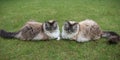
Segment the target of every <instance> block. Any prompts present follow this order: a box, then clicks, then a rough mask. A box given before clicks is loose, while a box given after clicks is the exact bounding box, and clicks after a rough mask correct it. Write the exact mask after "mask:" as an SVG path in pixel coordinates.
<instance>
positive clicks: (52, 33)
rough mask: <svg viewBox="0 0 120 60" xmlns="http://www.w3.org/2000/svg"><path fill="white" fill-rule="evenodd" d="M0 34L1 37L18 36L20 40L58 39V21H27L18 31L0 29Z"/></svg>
mask: <svg viewBox="0 0 120 60" xmlns="http://www.w3.org/2000/svg"><path fill="white" fill-rule="evenodd" d="M0 36H1V37H3V38H18V39H21V40H48V39H57V40H60V31H59V26H58V23H57V22H56V21H54V20H50V21H47V22H45V23H39V22H35V21H29V22H27V23H26V24H25V25H24V26H23V27H22V28H21V29H20V31H19V32H6V31H4V30H0Z"/></svg>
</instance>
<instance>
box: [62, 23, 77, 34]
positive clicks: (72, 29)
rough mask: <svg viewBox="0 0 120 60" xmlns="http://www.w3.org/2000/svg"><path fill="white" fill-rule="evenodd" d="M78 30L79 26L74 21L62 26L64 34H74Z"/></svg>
mask: <svg viewBox="0 0 120 60" xmlns="http://www.w3.org/2000/svg"><path fill="white" fill-rule="evenodd" d="M78 29H79V25H78V23H77V22H75V21H66V22H65V24H64V30H65V31H66V33H69V34H71V33H76V32H77V31H78Z"/></svg>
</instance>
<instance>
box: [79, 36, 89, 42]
mask: <svg viewBox="0 0 120 60" xmlns="http://www.w3.org/2000/svg"><path fill="white" fill-rule="evenodd" d="M89 40H90V39H89V38H85V37H79V38H78V39H77V42H87V41H89Z"/></svg>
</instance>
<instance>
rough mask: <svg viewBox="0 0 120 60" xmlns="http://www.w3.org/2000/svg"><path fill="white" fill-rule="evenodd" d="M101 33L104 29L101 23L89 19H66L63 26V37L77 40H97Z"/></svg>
mask: <svg viewBox="0 0 120 60" xmlns="http://www.w3.org/2000/svg"><path fill="white" fill-rule="evenodd" d="M101 34H102V31H101V29H100V27H99V25H98V24H97V23H96V22H95V21H93V20H89V19H86V20H84V21H81V22H79V23H77V22H75V21H66V22H65V24H64V25H63V27H62V38H63V39H70V40H75V41H77V42H86V41H89V40H97V39H99V38H100V37H101Z"/></svg>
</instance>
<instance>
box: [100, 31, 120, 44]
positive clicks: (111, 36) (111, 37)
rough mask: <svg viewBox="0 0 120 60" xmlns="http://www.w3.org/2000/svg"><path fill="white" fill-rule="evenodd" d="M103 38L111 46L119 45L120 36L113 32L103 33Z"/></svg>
mask: <svg viewBox="0 0 120 60" xmlns="http://www.w3.org/2000/svg"><path fill="white" fill-rule="evenodd" d="M102 37H104V38H107V39H108V43H109V44H117V43H118V42H119V41H120V36H119V35H118V34H117V33H116V32H113V31H103V33H102Z"/></svg>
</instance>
